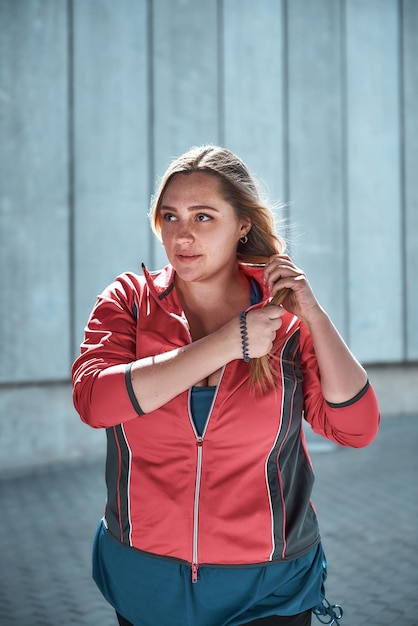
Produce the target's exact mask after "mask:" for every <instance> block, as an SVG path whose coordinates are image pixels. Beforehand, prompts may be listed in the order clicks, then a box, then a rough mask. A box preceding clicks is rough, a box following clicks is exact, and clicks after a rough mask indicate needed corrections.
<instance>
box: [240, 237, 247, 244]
mask: <svg viewBox="0 0 418 626" xmlns="http://www.w3.org/2000/svg"><path fill="white" fill-rule="evenodd" d="M247 241H248V237H247V235H244V237H240V242H241V243H242V244H244V245H245V244H246V243H247Z"/></svg>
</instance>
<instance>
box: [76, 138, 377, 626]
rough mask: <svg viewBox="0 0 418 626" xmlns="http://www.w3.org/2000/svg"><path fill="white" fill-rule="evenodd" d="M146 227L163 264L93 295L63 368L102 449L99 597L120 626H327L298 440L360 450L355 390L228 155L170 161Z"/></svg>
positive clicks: (355, 374) (202, 153)
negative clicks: (158, 244) (322, 619)
mask: <svg viewBox="0 0 418 626" xmlns="http://www.w3.org/2000/svg"><path fill="white" fill-rule="evenodd" d="M150 217H151V221H152V227H153V229H154V231H155V233H156V234H157V235H158V236H159V237H160V239H161V240H162V243H163V245H164V248H165V251H166V254H167V257H168V261H169V264H168V265H167V267H165V268H164V269H163V270H161V271H159V272H156V273H149V272H148V271H147V270H146V269H145V268H144V276H142V277H139V276H137V275H135V274H133V273H126V274H123V275H121V276H119V277H118V278H117V279H116V281H115V282H114V283H113V284H112V285H110V286H109V287H108V288H107V289H106V290H105V291H104V292H103V294H102V295H101V296H100V297H99V299H98V301H97V303H96V305H95V307H94V309H93V312H92V314H91V316H90V319H89V322H88V325H87V328H86V332H85V339H84V342H83V344H82V347H81V356H80V357H79V358H78V359H77V360H76V362H75V363H74V366H73V381H74V403H75V406H76V409H77V411H78V412H79V414H80V416H81V418H82V419H83V420H84V421H85V422H86V423H87V424H89V425H90V426H92V427H94V428H106V432H107V442H108V450H107V465H106V482H107V490H108V497H107V504H106V510H105V515H104V518H103V520H101V523H100V525H99V528H98V532H97V535H96V539H95V545H94V555H93V575H94V579H95V581H96V583H97V584H98V586H99V588H100V590H101V591H102V593H103V594H104V596H105V597H106V598H107V600H108V601H109V602H110V603H111V604H112V606H113V607H114V608H115V610H116V612H117V615H118V620H119V623H120V624H124V625H125V626H126V625H129V624H133V625H134V626H156V625H158V626H165V625H167V626H169V625H170V626H177V625H178V626H186V625H188V626H238V625H239V624H254V625H255V624H260V626H268V625H271V626H274V625H277V626H279V625H281V626H286V625H287V626H290V625H293V626H306V625H307V624H310V623H311V612H312V610H314V612H315V613H317V614H322V615H328V616H329V619H328V617H327V619H328V622H327V623H337V622H338V619H339V617H340V615H337V614H336V613H335V611H334V610H333V608H332V607H330V606H329V605H326V601H325V600H324V598H325V596H324V586H323V585H324V581H325V577H326V563H325V558H324V554H323V551H322V547H321V542H320V535H319V530H318V524H317V519H316V515H315V510H314V508H313V505H312V503H311V501H310V495H311V490H312V484H313V472H312V467H311V462H310V459H309V456H308V453H307V451H306V447H305V441H304V436H303V431H302V429H301V424H302V418H303V417H304V418H305V419H306V420H307V422H308V423H309V424H310V425H311V426H312V428H313V429H314V430H315V431H316V432H317V433H321V434H322V435H323V436H324V437H326V438H328V439H331V440H333V441H335V442H337V443H339V444H341V445H345V446H352V447H360V446H365V445H367V444H369V443H370V442H371V441H372V440H373V438H374V437H375V435H376V433H377V429H378V422H379V414H378V407H377V402H376V398H375V395H374V392H373V390H372V388H371V386H370V384H369V383H368V380H367V375H366V372H365V371H364V369H363V368H362V367H361V365H360V364H359V363H358V361H357V360H356V359H355V358H354V356H353V355H352V354H351V353H350V351H349V349H348V348H347V346H346V345H345V343H344V342H343V340H342V338H341V337H340V336H339V334H338V332H337V331H336V329H335V328H334V326H333V325H332V323H331V321H330V319H329V317H328V315H327V314H326V312H325V311H324V310H323V309H322V308H321V306H320V305H319V303H318V302H317V300H316V298H315V296H314V294H313V292H312V290H311V288H310V286H309V283H308V281H307V279H306V276H305V274H304V273H303V271H302V270H301V269H299V268H297V267H296V266H295V265H294V263H293V262H292V260H291V259H290V258H289V257H288V256H286V255H285V254H284V243H283V241H282V240H281V239H280V238H279V237H277V235H276V234H275V232H274V222H273V217H272V213H271V212H270V210H269V209H268V208H267V207H266V206H264V204H263V203H262V201H261V199H260V196H259V193H258V191H257V188H256V185H255V183H254V181H253V179H252V178H251V176H250V174H249V172H248V170H247V168H246V167H245V165H244V164H243V163H242V162H241V161H240V159H239V158H238V157H236V156H235V155H234V154H233V153H231V152H230V151H228V150H226V149H223V148H219V147H215V146H203V147H200V148H193V149H191V150H190V151H189V152H187V153H186V154H184V155H182V156H181V157H179V158H178V159H176V160H175V161H174V162H173V163H172V164H171V166H170V167H169V169H168V171H167V172H166V174H165V176H164V178H163V179H162V181H161V185H160V188H159V191H158V193H157V194H156V196H155V198H154V201H153V207H152V210H151V213H150ZM280 301H282V304H278V302H280ZM323 601H324V603H323ZM325 605H326V606H328V608H325ZM332 620H334V621H332Z"/></svg>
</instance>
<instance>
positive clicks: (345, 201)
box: [340, 0, 351, 344]
mask: <svg viewBox="0 0 418 626" xmlns="http://www.w3.org/2000/svg"><path fill="white" fill-rule="evenodd" d="M346 10H347V7H346V1H345V0H342V1H341V3H340V74H341V187H342V211H343V219H342V228H343V269H342V271H343V283H344V305H343V328H344V331H343V334H344V338H345V339H346V341H347V343H348V344H349V343H350V339H351V337H350V334H351V333H350V284H349V282H350V230H349V225H350V223H349V191H348V102H347V96H348V83H347V81H348V73H347V19H346Z"/></svg>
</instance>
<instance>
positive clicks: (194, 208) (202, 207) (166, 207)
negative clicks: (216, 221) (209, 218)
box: [160, 204, 219, 213]
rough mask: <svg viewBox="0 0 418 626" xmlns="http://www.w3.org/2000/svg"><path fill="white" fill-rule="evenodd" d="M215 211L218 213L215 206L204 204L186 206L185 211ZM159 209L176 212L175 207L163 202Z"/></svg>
mask: <svg viewBox="0 0 418 626" xmlns="http://www.w3.org/2000/svg"><path fill="white" fill-rule="evenodd" d="M208 210H209V211H216V213H219V210H218V209H215V207H213V206H208V205H206V204H197V205H193V206H189V207H187V211H190V212H192V211H208ZM160 211H172V212H173V213H176V212H177V209H176V208H175V207H171V206H169V205H167V204H163V205H162V206H161V207H160Z"/></svg>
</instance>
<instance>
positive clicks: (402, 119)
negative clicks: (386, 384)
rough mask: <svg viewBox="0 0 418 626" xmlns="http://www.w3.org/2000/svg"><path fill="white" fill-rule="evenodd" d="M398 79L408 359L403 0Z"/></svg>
mask: <svg viewBox="0 0 418 626" xmlns="http://www.w3.org/2000/svg"><path fill="white" fill-rule="evenodd" d="M398 18H399V19H398V80H399V89H398V91H399V188H400V198H399V202H400V213H401V230H400V240H401V241H400V245H401V254H402V258H401V271H402V278H401V281H402V282H401V285H402V296H401V304H402V321H403V323H402V329H403V332H402V358H403V360H404V361H407V359H408V306H407V305H408V302H407V290H406V285H407V283H406V279H407V250H406V170H405V140H406V135H405V95H404V89H405V81H404V71H405V64H404V37H403V27H404V11H403V0H398Z"/></svg>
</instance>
